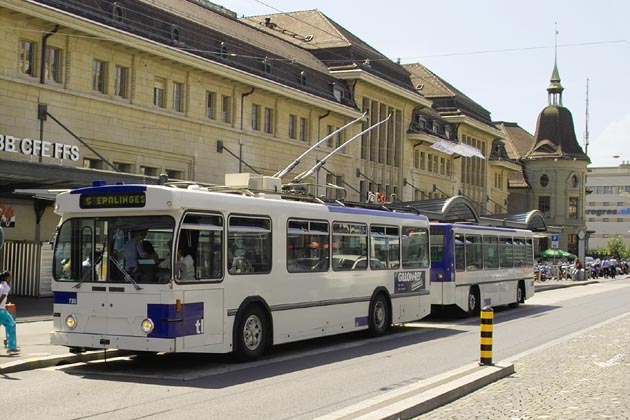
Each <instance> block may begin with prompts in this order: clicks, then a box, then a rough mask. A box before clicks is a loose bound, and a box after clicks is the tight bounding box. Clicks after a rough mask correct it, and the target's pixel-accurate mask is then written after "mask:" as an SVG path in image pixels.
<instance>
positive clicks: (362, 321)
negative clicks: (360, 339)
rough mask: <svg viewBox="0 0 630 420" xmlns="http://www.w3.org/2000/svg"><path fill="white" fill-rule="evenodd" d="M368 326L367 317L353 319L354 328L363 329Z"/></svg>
mask: <svg viewBox="0 0 630 420" xmlns="http://www.w3.org/2000/svg"><path fill="white" fill-rule="evenodd" d="M367 324H368V317H367V316H358V317H356V318H354V326H355V327H365V326H366V325H367Z"/></svg>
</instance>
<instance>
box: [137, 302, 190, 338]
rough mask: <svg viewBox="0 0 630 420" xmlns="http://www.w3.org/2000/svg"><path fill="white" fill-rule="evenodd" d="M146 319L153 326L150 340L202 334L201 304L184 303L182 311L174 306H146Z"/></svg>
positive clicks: (158, 304) (157, 304)
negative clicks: (149, 320)
mask: <svg viewBox="0 0 630 420" xmlns="http://www.w3.org/2000/svg"><path fill="white" fill-rule="evenodd" d="M147 318H150V319H151V320H152V321H153V324H154V325H155V328H154V329H153V331H152V332H151V333H150V334H149V337H152V338H176V337H183V336H186V335H199V334H203V302H194V303H184V304H183V305H182V311H181V312H180V313H178V312H177V311H176V310H175V304H174V303H173V304H161V303H156V304H148V305H147Z"/></svg>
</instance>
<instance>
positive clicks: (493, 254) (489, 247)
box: [483, 235, 499, 270]
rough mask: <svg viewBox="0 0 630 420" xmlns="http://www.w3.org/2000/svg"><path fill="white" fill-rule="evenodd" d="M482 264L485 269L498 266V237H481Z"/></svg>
mask: <svg viewBox="0 0 630 420" xmlns="http://www.w3.org/2000/svg"><path fill="white" fill-rule="evenodd" d="M483 264H484V268H485V269H486V270H490V269H496V268H499V238H497V237H496V236H487V235H484V237H483Z"/></svg>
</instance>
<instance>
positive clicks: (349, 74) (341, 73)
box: [330, 69, 433, 108]
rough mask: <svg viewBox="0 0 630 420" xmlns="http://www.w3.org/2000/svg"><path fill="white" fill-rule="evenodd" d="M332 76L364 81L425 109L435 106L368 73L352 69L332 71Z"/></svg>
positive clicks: (420, 96) (428, 100)
mask: <svg viewBox="0 0 630 420" xmlns="http://www.w3.org/2000/svg"><path fill="white" fill-rule="evenodd" d="M330 74H332V75H333V76H335V77H337V78H339V79H341V80H359V81H363V82H366V83H369V84H372V85H375V86H378V87H379V88H381V89H383V90H385V91H387V92H389V93H391V94H393V95H397V96H400V97H403V98H405V99H407V100H409V101H411V102H414V103H416V104H417V105H421V106H423V107H427V108H431V106H432V105H433V101H431V100H430V99H427V98H425V97H424V96H422V95H420V94H417V93H413V92H410V91H408V90H406V89H403V88H401V87H399V86H397V85H395V84H393V83H391V82H388V81H387V80H385V79H382V78H380V77H378V76H374V75H373V74H371V73H368V72H366V71H364V70H361V69H351V70H331V71H330Z"/></svg>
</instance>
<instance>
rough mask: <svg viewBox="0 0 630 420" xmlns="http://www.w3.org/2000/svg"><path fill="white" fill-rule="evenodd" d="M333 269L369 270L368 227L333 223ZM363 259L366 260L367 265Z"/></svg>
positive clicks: (362, 224) (360, 224)
mask: <svg viewBox="0 0 630 420" xmlns="http://www.w3.org/2000/svg"><path fill="white" fill-rule="evenodd" d="M332 248H333V251H332V258H333V259H332V268H333V270H336V271H346V270H365V269H367V254H368V252H367V225H366V224H365V223H346V222H335V223H333V237H332ZM361 259H364V260H365V264H363V263H362V261H361Z"/></svg>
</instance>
